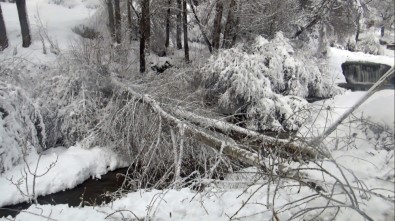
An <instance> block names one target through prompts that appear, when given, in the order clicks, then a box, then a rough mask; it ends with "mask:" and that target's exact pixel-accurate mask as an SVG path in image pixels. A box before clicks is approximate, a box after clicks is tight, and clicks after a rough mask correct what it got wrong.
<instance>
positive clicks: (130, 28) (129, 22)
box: [126, 0, 133, 41]
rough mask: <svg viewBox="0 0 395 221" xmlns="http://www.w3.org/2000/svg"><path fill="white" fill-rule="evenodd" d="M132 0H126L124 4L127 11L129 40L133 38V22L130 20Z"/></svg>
mask: <svg viewBox="0 0 395 221" xmlns="http://www.w3.org/2000/svg"><path fill="white" fill-rule="evenodd" d="M131 5H132V0H128V1H127V4H126V10H127V13H128V32H129V40H130V41H132V39H133V22H132V11H131V10H132V9H131Z"/></svg>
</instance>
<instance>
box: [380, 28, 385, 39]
mask: <svg viewBox="0 0 395 221" xmlns="http://www.w3.org/2000/svg"><path fill="white" fill-rule="evenodd" d="M380 34H381V37H384V34H385V27H384V26H381V30H380Z"/></svg>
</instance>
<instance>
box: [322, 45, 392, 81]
mask: <svg viewBox="0 0 395 221" xmlns="http://www.w3.org/2000/svg"><path fill="white" fill-rule="evenodd" d="M328 56H329V61H328V68H329V70H331V74H332V76H333V78H334V79H335V83H346V78H345V77H344V75H343V71H342V69H341V64H343V63H344V62H346V61H364V62H373V63H381V64H386V65H389V66H391V67H392V66H394V56H393V55H392V56H387V55H371V54H365V53H362V52H351V51H347V50H342V49H338V48H330V49H329V53H328Z"/></svg>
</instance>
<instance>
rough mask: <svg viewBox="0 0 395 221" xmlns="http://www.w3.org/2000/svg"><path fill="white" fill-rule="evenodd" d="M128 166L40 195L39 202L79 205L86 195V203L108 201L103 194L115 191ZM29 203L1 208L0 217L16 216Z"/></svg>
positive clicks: (109, 199)
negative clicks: (71, 186) (73, 185)
mask: <svg viewBox="0 0 395 221" xmlns="http://www.w3.org/2000/svg"><path fill="white" fill-rule="evenodd" d="M126 171H127V168H122V169H117V170H114V171H111V172H108V173H107V174H105V175H103V176H101V179H90V180H87V181H85V182H84V183H82V184H80V185H78V186H76V187H75V188H73V189H69V190H65V191H62V192H58V193H53V194H49V195H46V196H40V197H38V203H39V204H51V205H55V204H68V205H69V206H78V205H80V204H81V201H82V196H84V199H83V201H84V202H85V203H84V205H89V204H96V205H100V204H102V203H108V202H110V201H111V198H110V197H105V196H103V194H104V193H106V192H110V193H112V192H115V191H116V190H118V189H119V188H120V187H121V186H122V183H123V181H124V177H123V176H119V175H120V174H126ZM30 205H31V204H29V203H19V204H16V205H12V206H6V207H2V208H0V218H1V217H6V216H8V215H11V216H13V217H14V216H16V215H17V214H18V213H19V211H20V210H23V209H27V208H29V207H30Z"/></svg>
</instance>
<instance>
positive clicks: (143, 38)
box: [140, 0, 150, 73]
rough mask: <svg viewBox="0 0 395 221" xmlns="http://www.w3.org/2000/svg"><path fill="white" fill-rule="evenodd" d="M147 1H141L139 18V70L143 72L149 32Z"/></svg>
mask: <svg viewBox="0 0 395 221" xmlns="http://www.w3.org/2000/svg"><path fill="white" fill-rule="evenodd" d="M149 1H150V0H142V3H141V19H140V72H141V73H144V72H145V55H146V53H147V50H149V48H147V41H148V34H149V32H150V28H149V26H150V23H149V22H150V19H149V17H150V14H149Z"/></svg>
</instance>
